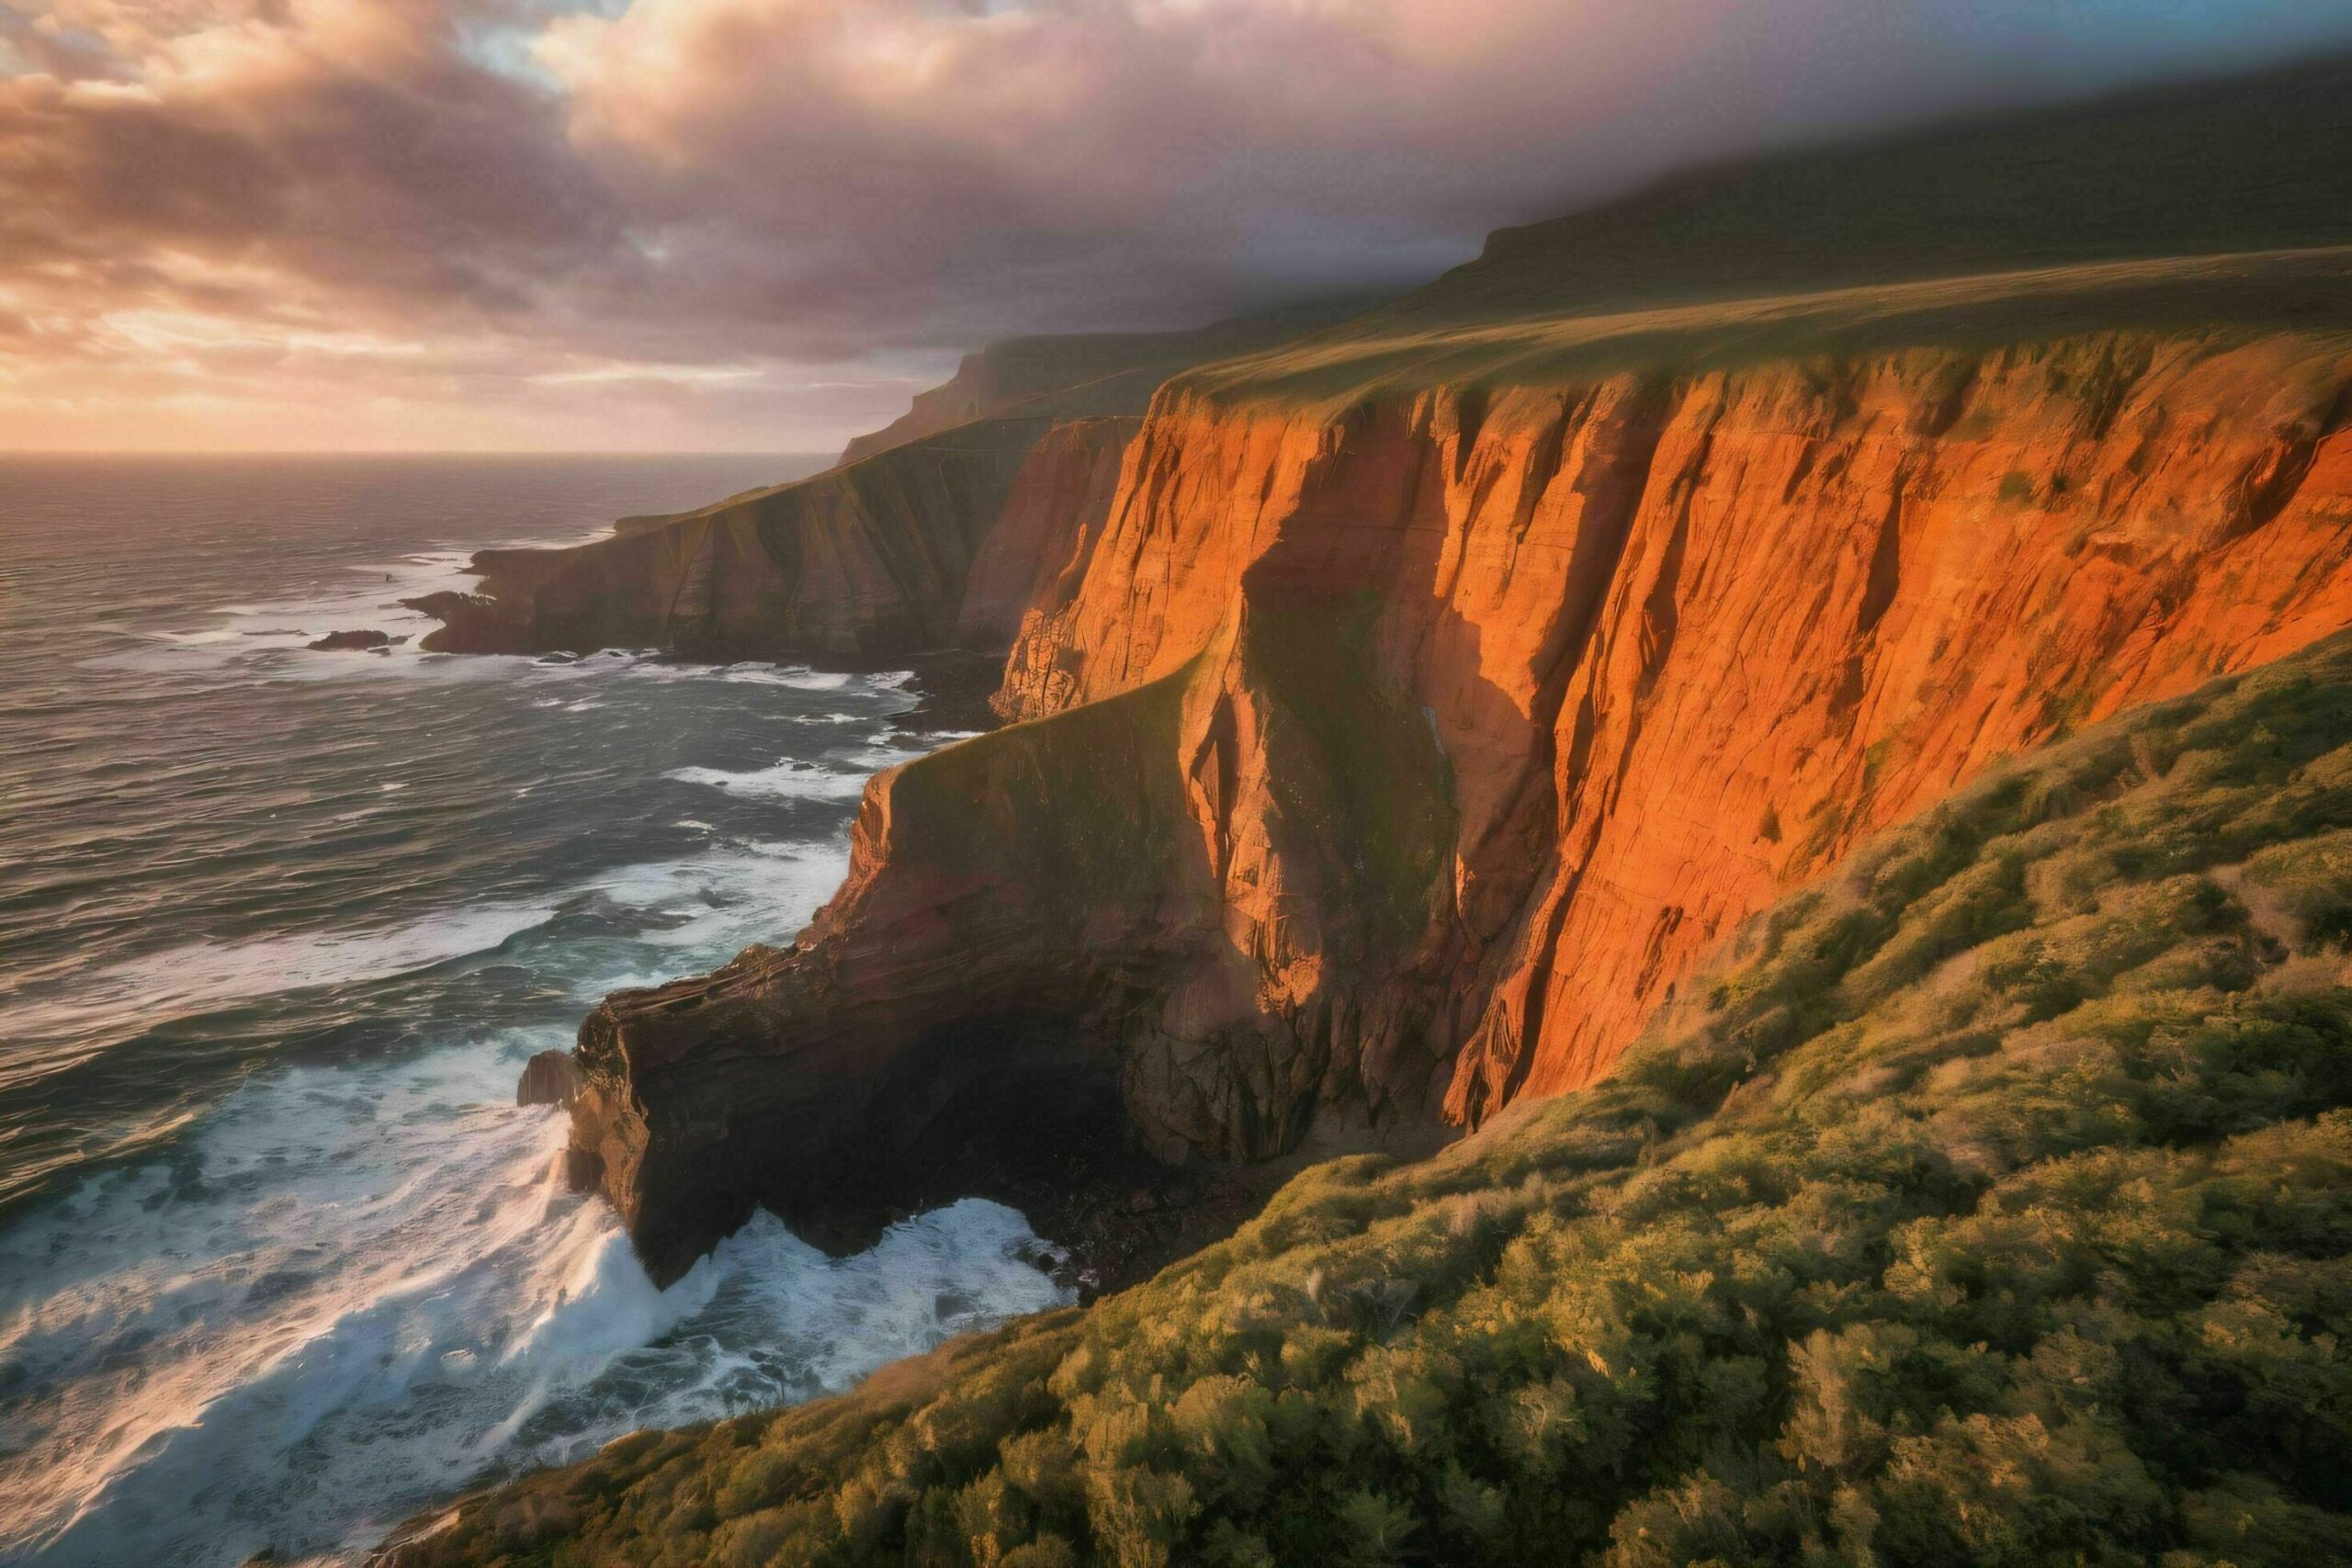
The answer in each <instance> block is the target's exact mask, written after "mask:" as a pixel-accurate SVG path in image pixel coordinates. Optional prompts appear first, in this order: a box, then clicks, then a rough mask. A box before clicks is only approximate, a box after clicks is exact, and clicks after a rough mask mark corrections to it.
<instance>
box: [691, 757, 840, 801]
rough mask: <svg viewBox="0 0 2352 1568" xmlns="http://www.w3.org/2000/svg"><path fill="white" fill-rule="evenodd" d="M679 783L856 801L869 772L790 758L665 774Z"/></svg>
mask: <svg viewBox="0 0 2352 1568" xmlns="http://www.w3.org/2000/svg"><path fill="white" fill-rule="evenodd" d="M662 777H663V778H665V779H675V780H676V781H677V782H678V783H680V784H707V785H708V786H709V787H710V788H712V789H717V790H724V791H726V792H727V793H728V794H729V795H757V796H760V797H763V798H765V799H769V800H855V799H856V798H857V797H858V795H859V794H860V793H861V792H863V791H864V790H865V781H866V778H867V777H868V775H867V774H866V773H862V772H854V771H853V772H842V771H839V770H836V769H832V768H827V767H824V766H822V765H820V764H819V763H815V762H808V761H800V760H798V759H797V758H787V759H786V760H785V761H781V762H778V763H776V764H775V766H773V767H767V768H748V769H744V770H741V771H740V772H730V771H729V770H728V769H725V768H672V769H671V770H670V771H669V772H668V773H663V774H662Z"/></svg>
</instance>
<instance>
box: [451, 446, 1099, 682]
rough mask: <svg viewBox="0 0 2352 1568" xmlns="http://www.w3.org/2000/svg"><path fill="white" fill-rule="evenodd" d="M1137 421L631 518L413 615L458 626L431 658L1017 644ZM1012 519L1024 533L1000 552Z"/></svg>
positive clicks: (843, 652)
mask: <svg viewBox="0 0 2352 1568" xmlns="http://www.w3.org/2000/svg"><path fill="white" fill-rule="evenodd" d="M1136 426H1137V422H1136V421H1135V420H1131V419H1125V420H1123V419H1088V420H1075V421H1067V422H1055V421H1049V420H1046V419H1042V418H1041V419H1020V420H984V421H982V422H980V423H977V424H971V425H967V426H963V427H960V428H958V429H956V430H953V431H949V432H947V433H946V434H940V435H934V436H930V437H927V438H925V439H923V440H921V441H916V442H912V443H910V444H908V445H905V446H896V447H892V448H890V449H888V450H887V451H884V452H882V453H879V454H877V455H876V456H875V457H868V458H865V459H864V460H862V461H860V462H856V463H852V464H849V465H846V466H844V467H842V468H832V469H829V470H828V471H826V472H824V473H822V474H819V475H816V476H814V477H812V478H809V479H799V480H796V481H794V482H793V483H790V484H786V485H781V486H778V487H777V488H775V489H774V490H769V491H752V492H751V493H749V494H747V495H741V496H737V497H734V498H733V499H731V500H729V501H725V502H719V503H718V504H717V505H715V506H711V507H707V508H706V509H704V510H703V511H700V512H693V513H684V514H683V515H681V516H676V517H667V518H660V519H639V520H631V523H630V525H628V526H625V527H623V528H621V529H618V530H616V532H615V533H614V534H613V535H612V536H609V537H606V538H603V539H599V540H596V541H594V542H593V543H590V544H585V545H576V546H573V547H570V548H568V549H524V550H484V551H482V552H481V553H480V554H478V555H477V556H475V557H474V560H473V565H474V570H477V571H479V572H481V574H482V581H481V586H480V588H479V589H478V590H477V591H476V592H473V593H469V594H462V593H438V594H434V595H431V596H430V597H427V598H424V599H420V600H417V601H415V604H416V606H417V607H418V608H420V609H423V610H424V611H426V612H427V613H429V614H431V615H436V616H438V617H440V619H441V620H442V622H443V623H444V624H443V626H441V628H440V629H439V630H437V631H435V632H434V633H432V634H431V635H430V636H428V637H426V638H425V640H424V646H425V647H426V648H427V649H435V650H447V651H455V652H464V653H531V652H541V651H547V650H554V649H562V650H571V651H589V650H594V649H601V648H607V647H615V646H618V647H629V648H663V649H672V650H673V651H676V652H680V653H684V654H688V655H694V656H704V657H724V658H752V657H763V658H778V657H783V658H800V659H819V660H831V661H836V662H866V661H872V660H889V659H900V658H904V657H906V656H907V655H909V654H912V653H922V652H930V651H934V650H938V649H950V648H956V647H962V646H967V642H966V641H965V639H966V638H967V637H976V638H978V642H977V643H974V644H969V646H978V647H984V648H1001V647H1002V646H1003V644H1004V642H1005V639H1006V637H1008V636H1009V634H1010V630H1011V628H1012V626H1013V625H1016V624H1017V623H1018V620H1019V617H1020V615H1021V613H1022V610H1023V608H1024V607H1025V606H1026V604H1027V603H1028V601H1027V599H1026V597H1025V595H1026V593H1027V592H1029V589H1030V586H1031V573H1030V572H1029V568H1028V563H1029V561H1030V560H1031V559H1033V558H1047V557H1051V556H1054V555H1056V554H1057V553H1059V554H1061V555H1064V556H1067V555H1068V554H1069V553H1070V552H1071V551H1073V550H1074V549H1075V548H1076V547H1077V538H1078V536H1080V535H1081V534H1085V533H1087V532H1089V531H1090V530H1091V529H1094V528H1098V527H1099V525H1100V521H1101V516H1100V514H1101V512H1102V511H1103V509H1105V508H1106V507H1107V505H1108V502H1109V499H1110V497H1109V489H1108V486H1107V485H1106V483H1105V482H1104V480H1103V477H1102V476H1103V472H1104V470H1105V469H1106V468H1107V469H1109V470H1110V471H1112V472H1115V471H1116V468H1117V464H1118V460H1119V455H1120V453H1121V452H1122V451H1123V450H1124V448H1125V445H1126V443H1127V441H1128V439H1129V438H1130V437H1131V436H1132V435H1133V434H1134V433H1135V431H1136ZM1001 521H1009V522H1010V525H1011V528H1010V533H1009V534H1008V536H1007V539H1006V541H1004V542H996V541H995V534H996V531H997V529H998V527H999V525H1000V522H1001ZM1008 547H1011V553H1012V556H1013V557H1014V558H1015V560H1016V561H1017V564H1010V563H1008V560H1007V556H1008ZM975 570H978V573H979V578H978V585H979V592H978V596H977V597H976V598H974V599H972V600H971V601H970V603H969V604H967V592H966V591H967V586H969V585H970V583H971V581H972V574H973V573H974V571H975Z"/></svg>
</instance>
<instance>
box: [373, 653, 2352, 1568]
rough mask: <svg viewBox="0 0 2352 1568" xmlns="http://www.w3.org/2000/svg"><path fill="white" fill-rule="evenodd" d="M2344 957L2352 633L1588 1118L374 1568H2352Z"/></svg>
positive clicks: (1715, 1030) (1934, 842) (2062, 756)
mask: <svg viewBox="0 0 2352 1568" xmlns="http://www.w3.org/2000/svg"><path fill="white" fill-rule="evenodd" d="M1080 711H1085V710H1080ZM2347 940H2352V640H2347V639H2346V638H2341V637H2339V638H2335V639H2332V640H2330V641H2328V642H2326V643H2324V644H2323V645H2321V646H2320V647H2318V648H2316V649H2312V650H2311V651H2310V652H2307V653H2304V654H2300V655H2296V656H2292V657H2290V658H2287V659H2284V660H2279V661H2278V662H2276V663H2274V664H2270V665H2267V666H2266V667H2264V668H2263V669H2261V670H2259V671H2255V672H2253V673H2251V674H2249V675H2246V676H2245V677H2242V678H2236V679H2225V680H2222V681H2219V682H2212V683H2210V684H2208V685H2206V686H2204V687H2202V688H2201V689H2199V691H2198V692H2196V693H2195V694H2193V695H2190V696H2187V697H2184V698H2179V699H2177V700H2173V701H2170V702H2166V703H2163V704H2160V705H2156V706H2154V707H2148V708H2141V709H2137V710H2134V711H2133V712H2131V713H2130V714H2128V715H2125V716H2121V717H2120V718H2118V719H2115V720H2111V721H2109V722H2108V723H2106V724H2104V725H2101V726H2098V727H2096V728H2092V729H2090V730H2087V731H2086V732H2085V733H2083V734H2081V735H2079V736H2077V737H2075V739H2071V740H2068V741H2066V742H2064V744H2062V745H2059V746H2056V747H2054V748H2052V749H2051V750H2046V751H2043V752H2041V753H2038V754H2036V755H2035V756H2033V757H2030V758H2029V759H2026V760H2024V761H2020V762H2018V763H2014V764H2010V765H2006V766H2003V767H2000V768H1997V769H1995V770H1993V771H1991V772H1990V773H1987V774H1986V775H1985V777H1984V778H1982V779H1981V780H1979V781H1978V782H1977V783H1976V784H1973V785H1972V786H1970V787H1969V788H1967V789H1965V790H1962V791H1961V792H1960V793H1958V794H1957V795H1953V796H1951V798H1949V799H1947V800H1945V801H1943V802H1942V803H1940V804H1939V805H1936V806H1934V807H1930V808H1928V810H1926V811H1925V812H1924V813H1923V814H1922V815H1920V816H1919V817H1918V818H1917V820H1916V821H1914V822H1913V823H1911V824H1910V825H1909V826H1907V827H1905V828H1902V829H1897V830H1895V831H1894V832H1892V833H1889V834H1886V835H1884V836H1883V837H1880V838H1878V839H1875V840H1871V842H1870V843H1869V844H1867V845H1866V846H1865V847H1863V848H1862V849H1861V850H1860V851H1859V852H1856V853H1854V854H1853V855H1851V856H1850V857H1849V858H1847V859H1846V860H1845V861H1844V862H1843V863H1841V864H1840V865H1839V866H1838V867H1837V868H1836V870H1835V871H1834V872H1833V873H1832V874H1829V875H1828V876H1826V878H1824V879H1823V880H1821V881H1819V882H1818V883H1816V884H1815V885H1814V886H1811V887H1808V888H1806V889H1805V890H1804V891H1801V892H1799V893H1797V894H1796V895H1794V896H1793V897H1788V898H1786V899H1784V900H1783V901H1781V903H1780V904H1779V905H1778V906H1777V907H1775V908H1772V909H1771V910H1770V911H1769V912H1768V913H1766V914H1764V915H1763V916H1761V917H1760V918H1758V919H1754V920H1752V921H1750V922H1748V923H1747V925H1746V926H1745V927H1743V928H1742V929H1741V930H1740V931H1739V932H1738V933H1737V934H1736V936H1735V937H1734V938H1733V939H1732V940H1731V941H1730V942H1728V944H1727V945H1726V946H1725V947H1724V949H1723V950H1722V952H1721V953H1719V954H1718V955H1717V956H1716V957H1715V959H1714V960H1713V961H1712V963H1711V964H1710V965H1709V967H1708V968H1707V969H1706V970H1704V971H1703V972H1702V973H1699V974H1696V975H1693V976H1691V977H1690V978H1688V979H1687V980H1686V981H1685V982H1684V983H1683V984H1681V985H1680V986H1679V987H1675V989H1674V998H1673V1001H1672V1004H1671V1005H1670V1006H1669V1007H1668V1008H1667V1009H1666V1010H1665V1011H1664V1012H1663V1013H1661V1014H1660V1015H1659V1017H1658V1018H1657V1019H1656V1020H1655V1021H1653V1022H1652V1024H1651V1025H1650V1027H1649V1028H1648V1029H1647V1031H1646V1032H1645V1034H1644V1036H1643V1039H1642V1041H1641V1043H1640V1044H1639V1045H1638V1046H1636V1047H1635V1048H1634V1050H1633V1051H1632V1052H1631V1053H1629V1054H1628V1055H1627V1056H1626V1057H1625V1059H1624V1060H1623V1063H1621V1064H1620V1066H1619V1067H1618V1070H1617V1071H1616V1072H1615V1073H1614V1074H1613V1075H1612V1076H1611V1077H1609V1078H1608V1079H1607V1080H1606V1081H1604V1082H1602V1083H1600V1084H1599V1085H1597V1086H1595V1087H1594V1088H1592V1089H1589V1090H1588V1091H1586V1092H1584V1093H1581V1094H1578V1095H1575V1096H1571V1097H1567V1098H1565V1099H1560V1100H1551V1101H1548V1102H1545V1103H1542V1104H1527V1105H1522V1106H1521V1107H1518V1108H1515V1109H1514V1110H1512V1111H1510V1112H1509V1113H1507V1114H1505V1115H1503V1116H1501V1117H1498V1118H1496V1119H1495V1120H1493V1121H1492V1122H1490V1123H1489V1124H1488V1125H1487V1127H1486V1128H1485V1129H1484V1130H1483V1131H1482V1132H1481V1133H1479V1134H1476V1135H1475V1136H1472V1137H1470V1138H1467V1139H1464V1140H1463V1141H1462V1142H1460V1143H1458V1144H1456V1145H1453V1147H1451V1148H1449V1149H1448V1150H1446V1151H1445V1152H1444V1153H1442V1154H1441V1155H1439V1156H1435V1157H1433V1158H1431V1159H1429V1160H1426V1161H1424V1162H1421V1163H1419V1164H1412V1165H1404V1166H1397V1165H1391V1164H1387V1163H1385V1162H1382V1161H1380V1160H1377V1159H1370V1158H1357V1159H1350V1160H1341V1161H1339V1162H1336V1163H1332V1164H1329V1165H1325V1166H1321V1167H1318V1168H1315V1169H1314V1170H1312V1171H1310V1172H1308V1173H1307V1174H1306V1175H1305V1176H1303V1177H1301V1178H1299V1179H1296V1180H1295V1181H1294V1182H1292V1183H1291V1184H1290V1185H1289V1186H1288V1187H1286V1188H1285V1189H1284V1190H1283V1191H1282V1192H1281V1193H1280V1194H1279V1195H1278V1196H1277V1197H1276V1198H1275V1200H1274V1201H1273V1202H1272V1204H1270V1205H1269V1206H1268V1208H1267V1210H1266V1211H1265V1213H1263V1214H1262V1215H1261V1217H1260V1218H1259V1219H1257V1220H1256V1221H1255V1222H1253V1223H1252V1224H1249V1225H1248V1226H1246V1227H1244V1228H1243V1229H1242V1230H1241V1231H1240V1233H1239V1234H1238V1235H1235V1236H1233V1237H1232V1238H1231V1239H1230V1240H1228V1241H1227V1242H1224V1243H1222V1244H1220V1245H1217V1246H1215V1247H1210V1248H1208V1249H1207V1250H1205V1251H1204V1252H1202V1253H1200V1254H1199V1255H1198V1256H1196V1257H1194V1258H1190V1259H1188V1260H1186V1261H1185V1262H1183V1263H1182V1264H1180V1265H1178V1266H1177V1267H1174V1268H1172V1269H1168V1270H1167V1271H1166V1272H1164V1273H1163V1274H1161V1275H1160V1276H1159V1277H1158V1278H1157V1279H1155V1280H1152V1281H1151V1282H1150V1283H1148V1285H1145V1286H1143V1287H1141V1288H1139V1289H1136V1290H1134V1291H1130V1292H1126V1293H1125V1294H1123V1295H1119V1296H1116V1297H1114V1298H1112V1299H1109V1300H1106V1301H1104V1302H1103V1303H1099V1304H1098V1305H1096V1306H1094V1307H1093V1308H1091V1309H1089V1310H1086V1311H1070V1312H1065V1313H1061V1314H1048V1315H1046V1316H1043V1317H1039V1318H1035V1319H1029V1320H1024V1321H1022V1322H1019V1323H1016V1324H1014V1325H1011V1326H1010V1327H1008V1328H1006V1329H1004V1330H1002V1331H1000V1332H999V1333H997V1334H994V1335H991V1336H987V1337H978V1338H975V1339H968V1340H964V1341H959V1342H956V1343H955V1344H953V1345H950V1346H948V1347H946V1348H944V1349H943V1350H941V1351H939V1352H937V1353H935V1354H934V1355H933V1356H931V1357H928V1358H925V1359H922V1360H920V1361H916V1362H912V1363H907V1364H902V1365H900V1366H898V1367H894V1368H891V1369H888V1370H887V1371H885V1372H884V1373H882V1374H880V1375H878V1376H877V1377H876V1378H875V1379H873V1380H872V1381H870V1382H867V1383H866V1384H865V1386H864V1387H862V1388H860V1389H859V1390H857V1391H856V1392H855V1393H851V1394H849V1395H847V1396H845V1397H841V1398H834V1399H828V1400H822V1401H820V1402H818V1403H815V1404H809V1405H806V1406H803V1407H800V1408H798V1409H795V1410H791V1411H787V1412H784V1413H781V1414H762V1415H755V1416H743V1417H741V1418H738V1419H734V1420H729V1421H725V1422H721V1423H719V1424H718V1425H717V1426H715V1427H707V1428H703V1429H699V1430H695V1431H688V1432H678V1433H668V1434H661V1433H642V1434H639V1435H636V1436H634V1437H630V1438H623V1439H621V1440H620V1441H618V1442H616V1443H614V1444H612V1445H611V1446H609V1447H607V1448H606V1449H605V1450H604V1451H603V1452H602V1453H601V1454H599V1455H598V1456H597V1457H595V1458H594V1459H593V1460H591V1461H588V1462H586V1463H584V1464H582V1465H579V1466H575V1467H573V1468H571V1469H569V1470H561V1471H556V1472H548V1473H546V1474H542V1475H537V1476H533V1477H530V1478H527V1479H526V1480H524V1481H521V1482H519V1483H514V1484H512V1485H508V1486H505V1487H503V1488H499V1489H496V1490H493V1491H491V1492H489V1493H486V1494H484V1495H480V1496H477V1497H474V1498H471V1499H469V1500H467V1501H466V1502H464V1503H462V1504H461V1505H459V1506H457V1507H456V1508H454V1509H452V1510H450V1511H449V1512H448V1513H447V1515H445V1516H442V1517H436V1518H434V1519H432V1520H424V1521H419V1525H418V1527H417V1533H416V1534H414V1535H413V1537H412V1538H411V1539H410V1540H409V1541H408V1543H407V1544H404V1545H401V1546H398V1547H396V1548H395V1549H393V1550H392V1551H390V1553H389V1554H388V1556H387V1559H386V1561H387V1562H390V1563H393V1564H398V1565H400V1568H424V1565H427V1564H458V1563H512V1564H522V1563H534V1564H574V1563H576V1564H588V1563H596V1564H621V1563H646V1564H654V1563H662V1564H672V1563H674V1564H688V1563H694V1564H699V1563H704V1562H727V1563H745V1564H753V1563H771V1562H773V1563H791V1564H800V1563H819V1562H826V1563H844V1564H846V1563H877V1564H878V1563H885V1562H888V1563H894V1564H895V1563H902V1562H923V1563H941V1564H950V1563H953V1564H963V1563H974V1564H984V1565H989V1568H1046V1565H1060V1564H1077V1563H1097V1562H1100V1563H1116V1564H1121V1565H1130V1568H1131V1565H1141V1564H1150V1565H1162V1564H1170V1563H1193V1562H1203V1563H1236V1564H1239V1563H1276V1562H1282V1563H1308V1562H1350V1563H1464V1564H1467V1563H1481V1564H1487V1563H1492V1564H1503V1563H1519V1562H1525V1563H1530V1564H1533V1563H1544V1564H1551V1563H1559V1562H1605V1563H1609V1564H1612V1565H1619V1568H1635V1565H1649V1564H1657V1565H1661V1568H1663V1565H1666V1564H1672V1563H1679V1562H1694V1561H1702V1560H1703V1561H1707V1562H1724V1563H1764V1562H1791V1563H1794V1562H1848V1563H1865V1564H1867V1563H1877V1562H1886V1563H1895V1562H1900V1563H1905V1564H1940V1563H1950V1564H1955V1565H1958V1564H2003V1563H2013V1564H2019V1565H2024V1564H2039V1563H2047V1562H2152V1561H2157V1560H2161V1561H2163V1562H2165V1563H2166V1564H2167V1565H2168V1568H2191V1565H2194V1564H2212V1565H2219V1564H2222V1563H2224V1562H2227V1563H2233V1564H2237V1565H2239V1568H2254V1565H2256V1564H2267V1563H2277V1564H2282V1565H2283V1564H2301V1563H2312V1562H2326V1561H2340V1560H2344V1559H2345V1558H2346V1557H2347V1555H2352V1485H2347V1481H2346V1472H2345V1471H2344V1468H2343V1465H2342V1462H2341V1461H2342V1456H2343V1454H2344V1453H2345V1451H2346V1447H2347V1444H2352V1425H2347V1420H2346V1409H2347V1405H2352V1362H2347V1359H2346V1344H2347V1343H2348V1342H2352V1340H2347V1335H2352V1293H2347V1289H2346V1281H2347V1280H2352V987H2347V985H2346V981H2347V978H2352V975H2348V974H2347V958H2346V942H2347Z"/></svg>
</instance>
